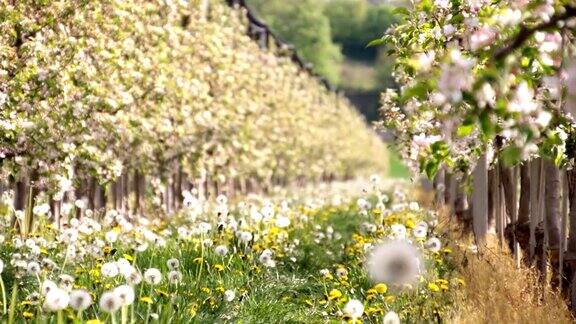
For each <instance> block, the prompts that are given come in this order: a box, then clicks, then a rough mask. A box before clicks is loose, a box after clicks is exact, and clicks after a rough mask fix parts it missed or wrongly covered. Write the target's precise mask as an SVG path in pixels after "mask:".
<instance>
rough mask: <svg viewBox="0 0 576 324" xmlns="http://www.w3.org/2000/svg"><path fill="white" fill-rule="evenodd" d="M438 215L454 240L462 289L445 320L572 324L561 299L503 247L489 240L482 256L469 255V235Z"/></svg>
mask: <svg viewBox="0 0 576 324" xmlns="http://www.w3.org/2000/svg"><path fill="white" fill-rule="evenodd" d="M440 214H442V215H441V217H440V219H441V224H442V226H443V227H445V228H446V229H447V230H448V235H449V236H450V240H451V241H453V242H455V246H454V256H455V258H456V260H457V263H458V267H459V271H460V273H461V275H462V276H463V278H464V280H465V282H466V286H465V287H464V289H463V290H462V291H461V293H459V295H458V302H457V303H456V306H455V308H454V312H453V314H452V317H451V319H450V320H449V322H452V323H573V322H574V318H573V317H572V315H571V313H570V311H569V310H568V307H567V305H566V303H565V301H564V300H563V299H562V297H561V296H560V295H559V294H558V293H557V292H555V291H553V290H552V289H551V288H550V287H545V288H542V285H541V284H540V283H539V281H538V275H537V273H536V271H535V270H534V269H529V268H527V267H525V266H521V267H520V268H519V269H518V268H517V267H516V263H515V262H514V259H513V257H512V255H511V254H510V253H509V251H507V249H502V248H500V247H499V246H498V244H497V242H496V241H497V239H496V238H495V237H490V238H489V240H488V246H487V248H486V249H485V251H484V252H483V253H481V254H473V253H471V252H470V251H467V249H466V246H468V245H469V244H471V243H472V238H471V235H470V234H468V233H463V231H462V230H461V229H460V228H459V226H458V224H454V221H450V219H449V217H448V216H447V215H448V213H447V212H445V211H443V212H441V213H440Z"/></svg>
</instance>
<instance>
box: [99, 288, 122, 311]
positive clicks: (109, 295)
mask: <svg viewBox="0 0 576 324" xmlns="http://www.w3.org/2000/svg"><path fill="white" fill-rule="evenodd" d="M99 305H100V309H101V310H102V311H104V312H106V313H114V312H115V311H117V310H118V309H119V308H120V307H121V306H122V301H121V300H120V298H119V297H118V296H117V295H116V294H115V293H114V292H112V291H107V292H105V293H103V294H102V296H100V302H99Z"/></svg>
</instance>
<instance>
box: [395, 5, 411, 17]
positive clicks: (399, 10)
mask: <svg viewBox="0 0 576 324" xmlns="http://www.w3.org/2000/svg"><path fill="white" fill-rule="evenodd" d="M392 14H394V15H404V16H409V15H410V11H409V10H408V9H406V8H404V7H396V8H394V10H392Z"/></svg>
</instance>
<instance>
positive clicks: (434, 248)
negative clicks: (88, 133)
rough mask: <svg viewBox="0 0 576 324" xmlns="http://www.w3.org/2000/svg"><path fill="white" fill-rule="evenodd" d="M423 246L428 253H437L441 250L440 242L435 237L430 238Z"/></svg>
mask: <svg viewBox="0 0 576 324" xmlns="http://www.w3.org/2000/svg"><path fill="white" fill-rule="evenodd" d="M425 246H426V248H427V249H428V250H430V252H438V251H440V249H441V248H442V242H440V240H439V239H438V238H437V237H432V238H430V239H429V240H428V241H426V244H425Z"/></svg>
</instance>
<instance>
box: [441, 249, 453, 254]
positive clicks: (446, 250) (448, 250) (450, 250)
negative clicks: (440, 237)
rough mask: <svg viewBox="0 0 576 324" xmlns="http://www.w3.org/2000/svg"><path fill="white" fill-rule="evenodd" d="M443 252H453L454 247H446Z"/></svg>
mask: <svg viewBox="0 0 576 324" xmlns="http://www.w3.org/2000/svg"><path fill="white" fill-rule="evenodd" d="M442 252H444V253H446V254H450V253H452V249H451V248H444V249H443V250H442Z"/></svg>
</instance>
